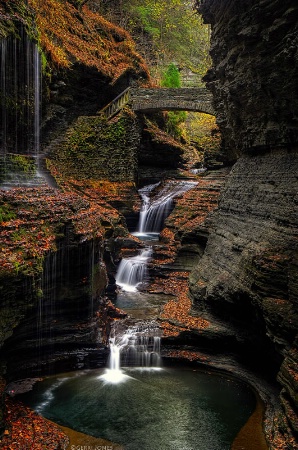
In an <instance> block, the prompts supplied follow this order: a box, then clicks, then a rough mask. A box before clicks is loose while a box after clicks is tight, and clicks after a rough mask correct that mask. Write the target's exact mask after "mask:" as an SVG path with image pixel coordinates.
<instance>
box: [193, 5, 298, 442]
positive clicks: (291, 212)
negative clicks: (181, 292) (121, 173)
mask: <svg viewBox="0 0 298 450" xmlns="http://www.w3.org/2000/svg"><path fill="white" fill-rule="evenodd" d="M200 4H201V5H200V11H201V12H202V14H203V17H204V19H205V21H206V22H208V23H211V26H212V48H211V55H212V58H213V66H214V67H213V69H211V70H210V72H209V73H208V74H207V76H206V80H207V87H208V88H209V89H210V90H211V91H212V92H213V95H214V104H215V109H216V112H217V120H218V124H219V127H220V129H221V132H222V135H223V141H224V145H225V149H226V152H227V154H228V155H229V158H230V159H231V160H235V159H237V158H238V161H237V162H236V163H235V165H234V167H233V169H232V171H231V173H230V176H229V178H228V182H227V183H226V185H225V187H224V189H223V190H222V192H221V197H220V201H219V208H218V211H217V212H216V214H215V215H214V216H213V226H214V228H213V231H212V232H211V234H210V237H209V240H208V243H207V247H206V250H205V252H204V255H203V257H202V259H201V260H200V261H199V263H198V265H197V267H196V268H195V270H194V271H193V273H192V275H191V278H190V292H191V295H192V299H193V305H194V308H195V309H196V310H197V311H201V312H204V313H205V314H206V313H207V314H212V315H213V316H215V317H217V319H219V320H221V321H223V322H225V323H226V324H227V326H230V325H231V324H233V325H234V326H235V329H236V330H238V333H239V334H238V339H239V340H240V339H241V338H240V335H242V337H243V334H246V338H245V339H246V341H247V342H248V343H249V347H250V348H251V351H252V354H251V358H252V360H254V363H255V365H256V366H258V367H259V368H260V369H261V370H264V372H266V371H267V372H268V371H269V372H271V373H272V374H275V373H277V372H278V374H277V379H278V381H279V383H280V402H281V404H282V405H283V414H281V415H280V417H279V419H278V422H277V427H276V429H277V430H278V431H279V432H281V434H282V435H283V436H284V442H286V443H287V444H284V445H288V446H287V447H286V448H296V447H295V446H296V443H295V442H296V440H297V432H298V426H297V413H298V404H297V388H298V385H297V370H298V360H297V325H298V314H297V298H298V282H297V264H298V258H297V256H298V252H297V250H298V246H297V222H298V215H297V192H298V181H297V169H298V154H297V151H298V135H297V129H298V119H297V110H298V101H297V95H296V93H297V86H298V68H297V36H298V34H297V31H298V30H297V27H298V6H296V5H295V6H294V5H293V2H292V1H278V0H276V1H267V0H263V1H259V0H248V1H244V2H237V1H236V0H234V1H217V0H205V1H202V2H200ZM236 336H237V331H236ZM253 353H254V354H253ZM270 445H271V446H272V448H279V447H277V443H276V442H272V443H271V444H270ZM280 448H285V447H280Z"/></svg>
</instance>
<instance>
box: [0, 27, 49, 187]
mask: <svg viewBox="0 0 298 450" xmlns="http://www.w3.org/2000/svg"><path fill="white" fill-rule="evenodd" d="M18 34H19V36H12V35H11V36H8V37H6V38H4V39H2V40H1V41H0V47H1V50H0V51H1V57H0V100H1V108H0V154H1V157H0V185H1V188H2V189H9V188H10V187H16V186H36V185H40V184H42V183H44V179H43V178H42V175H41V173H40V171H39V158H38V155H39V154H40V128H41V99H42V82H41V80H42V77H41V55H40V52H39V49H38V46H37V44H36V43H35V42H34V41H32V40H30V38H29V37H28V35H27V33H26V31H25V29H24V27H23V26H21V25H20V26H19V30H18Z"/></svg>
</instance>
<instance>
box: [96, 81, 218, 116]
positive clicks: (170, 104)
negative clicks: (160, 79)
mask: <svg viewBox="0 0 298 450" xmlns="http://www.w3.org/2000/svg"><path fill="white" fill-rule="evenodd" d="M126 104H129V105H130V106H131V108H132V109H133V111H139V112H152V111H196V112H201V113H205V114H210V115H213V116H214V115H215V112H214V109H213V104H212V94H211V93H210V92H209V91H207V89H205V88H127V89H125V91H123V92H122V93H121V94H120V95H118V97H116V98H115V99H114V100H112V101H111V102H110V103H109V104H108V105H107V106H105V107H104V108H103V109H102V110H101V111H100V113H102V114H104V115H105V116H106V117H107V118H110V117H113V116H114V115H115V114H117V113H118V112H119V111H120V110H121V109H122V108H123V106H124V105H126Z"/></svg>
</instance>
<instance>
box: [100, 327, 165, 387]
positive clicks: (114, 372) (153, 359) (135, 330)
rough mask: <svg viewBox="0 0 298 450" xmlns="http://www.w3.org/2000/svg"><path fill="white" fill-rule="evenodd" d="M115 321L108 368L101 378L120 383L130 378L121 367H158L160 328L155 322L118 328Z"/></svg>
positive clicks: (159, 359)
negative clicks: (124, 328) (122, 328)
mask: <svg viewBox="0 0 298 450" xmlns="http://www.w3.org/2000/svg"><path fill="white" fill-rule="evenodd" d="M119 328H121V324H120V325H119V322H116V323H115V324H114V327H113V328H112V331H111V336H110V359H109V368H108V369H107V370H106V371H105V373H104V374H103V375H101V376H100V378H101V379H102V380H104V381H105V382H108V383H115V384H116V383H120V382H122V381H125V380H126V379H127V378H130V377H129V376H128V375H127V374H126V373H125V372H124V371H123V370H122V369H121V367H134V368H142V369H156V370H157V369H160V366H161V358H160V329H159V326H158V324H157V323H156V322H154V321H150V322H141V323H137V324H135V325H131V326H129V327H128V328H127V329H126V330H124V331H123V330H121V329H120V330H119Z"/></svg>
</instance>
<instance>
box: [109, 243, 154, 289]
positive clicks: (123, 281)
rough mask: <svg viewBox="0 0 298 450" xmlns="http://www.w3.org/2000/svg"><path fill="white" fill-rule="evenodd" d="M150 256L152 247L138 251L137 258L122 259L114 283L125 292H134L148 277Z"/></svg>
mask: <svg viewBox="0 0 298 450" xmlns="http://www.w3.org/2000/svg"><path fill="white" fill-rule="evenodd" d="M151 256H152V247H148V248H145V249H142V250H140V252H139V254H138V255H137V256H133V257H131V258H123V259H122V260H121V262H120V264H119V267H118V271H117V274H116V283H117V284H118V285H119V286H121V287H122V289H123V290H125V291H127V292H135V291H136V290H137V287H138V285H139V284H140V283H142V282H143V281H145V280H146V279H147V276H148V269H147V264H148V260H149V259H150V258H151Z"/></svg>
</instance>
